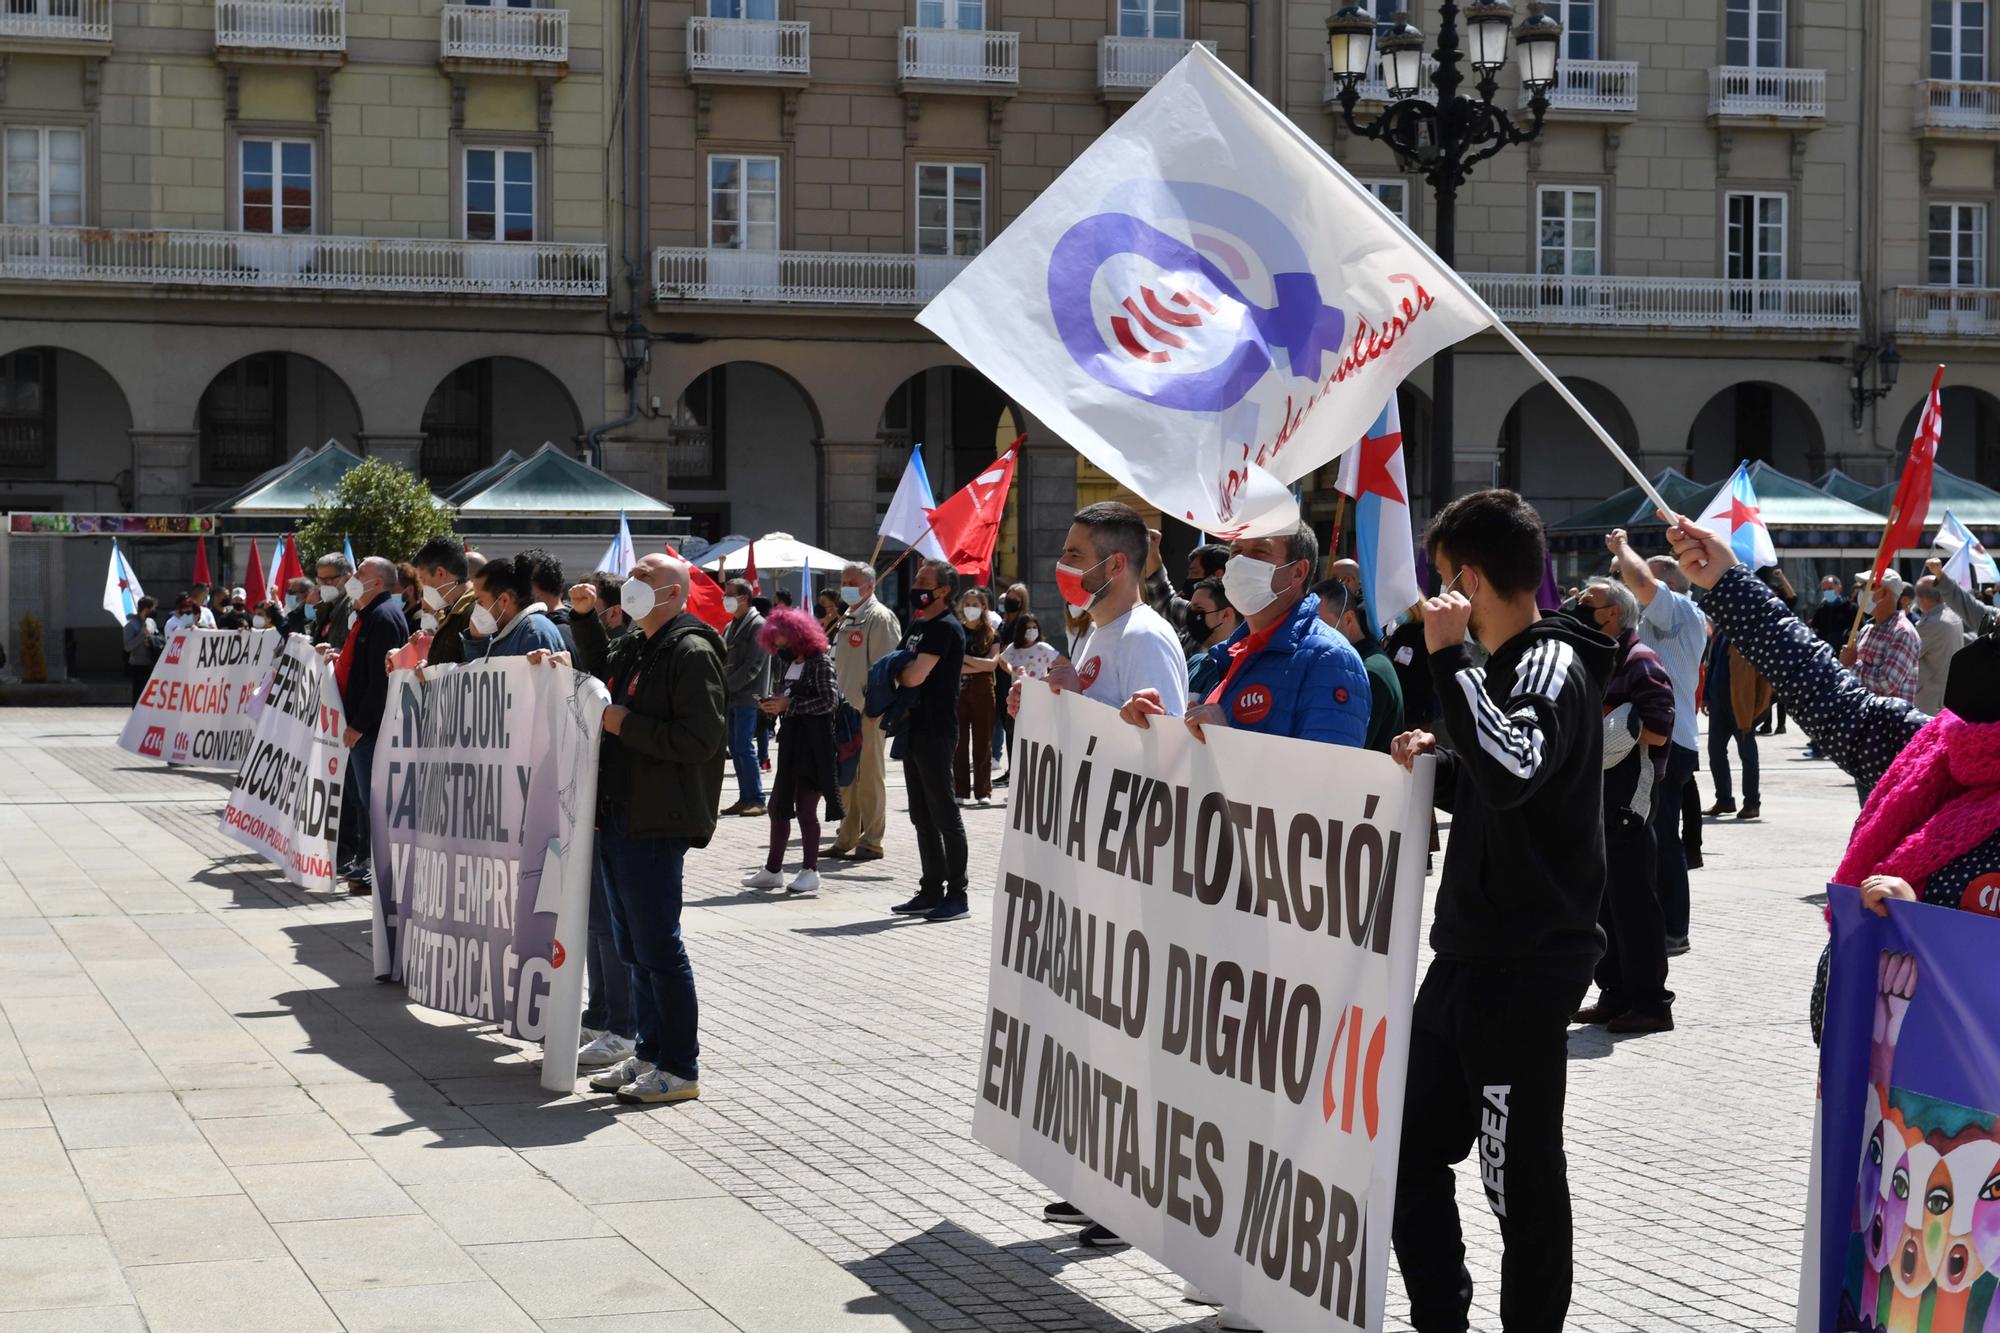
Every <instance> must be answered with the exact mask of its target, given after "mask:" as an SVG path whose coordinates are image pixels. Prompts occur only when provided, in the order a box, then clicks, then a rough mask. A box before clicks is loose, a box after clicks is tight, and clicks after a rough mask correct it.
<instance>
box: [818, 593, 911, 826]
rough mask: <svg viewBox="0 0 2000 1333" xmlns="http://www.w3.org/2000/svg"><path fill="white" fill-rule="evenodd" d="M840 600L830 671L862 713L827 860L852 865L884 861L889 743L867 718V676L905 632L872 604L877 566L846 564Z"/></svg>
mask: <svg viewBox="0 0 2000 1333" xmlns="http://www.w3.org/2000/svg"><path fill="white" fill-rule="evenodd" d="M840 600H841V603H842V605H843V606H845V608H846V614H845V615H844V616H843V617H842V618H841V621H840V624H839V626H838V627H837V628H836V629H835V630H834V646H833V666H834V673H835V675H836V677H837V678H838V680H839V683H840V694H841V697H842V698H843V699H845V700H846V701H847V704H848V706H849V707H851V708H853V709H854V710H855V712H857V713H860V714H862V715H863V716H862V719H861V754H860V757H859V758H858V759H857V760H856V762H855V766H854V781H852V782H850V783H849V784H848V785H847V786H845V787H842V788H841V789H840V803H841V806H842V807H843V808H844V809H845V811H846V814H845V815H844V816H843V817H842V819H841V821H840V827H839V828H838V829H836V830H834V834H833V846H832V847H831V848H829V849H828V850H827V855H828V856H834V857H840V858H842V859H844V860H850V861H879V860H881V859H882V837H883V834H884V833H885V832H886V831H887V829H888V822H889V789H888V783H887V760H888V742H887V741H886V740H885V739H884V738H883V736H882V723H881V721H880V720H879V719H877V718H872V717H868V716H867V715H866V714H867V696H868V672H869V670H870V668H872V667H873V666H874V665H875V664H876V663H877V662H879V661H881V660H882V659H883V658H884V657H887V656H888V655H889V654H890V653H893V652H895V651H896V648H897V646H898V645H899V644H900V643H901V642H902V638H903V628H902V626H901V625H899V624H897V623H896V613H895V612H894V611H891V610H890V609H889V608H888V607H886V606H884V605H882V603H881V602H880V601H879V600H877V599H876V596H875V567H874V566H873V565H865V564H862V563H861V562H860V561H858V560H857V561H853V562H850V563H849V564H848V565H847V566H846V567H845V568H844V569H842V570H841V571H840Z"/></svg>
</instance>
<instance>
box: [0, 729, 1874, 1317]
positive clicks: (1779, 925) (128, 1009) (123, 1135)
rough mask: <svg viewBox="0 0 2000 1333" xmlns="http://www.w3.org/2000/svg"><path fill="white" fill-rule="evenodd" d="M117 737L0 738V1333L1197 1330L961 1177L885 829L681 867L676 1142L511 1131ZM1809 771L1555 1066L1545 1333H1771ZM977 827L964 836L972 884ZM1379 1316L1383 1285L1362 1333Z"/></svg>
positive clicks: (1802, 1149)
mask: <svg viewBox="0 0 2000 1333" xmlns="http://www.w3.org/2000/svg"><path fill="white" fill-rule="evenodd" d="M121 721H122V713H120V712H117V711H114V710H85V711H81V712H73V713H68V714H58V713H53V712H32V711H21V710H16V711H13V712H10V713H6V714H0V937H4V938H5V941H6V956H7V960H8V961H7V963H6V964H5V965H4V966H0V1016H4V1019H5V1022H4V1024H0V1205H4V1206H0V1333H4V1330H7V1329H11V1328H15V1327H20V1328H35V1329H38V1330H41V1329H53V1328H91V1329H96V1328H140V1327H152V1328H178V1327H184V1326H185V1327H199V1328H201V1329H203V1330H204V1331H205V1333H206V1331H207V1330H215V1329H221V1328H228V1327H233V1326H236V1325H237V1324H242V1325H243V1326H246V1327H248V1326H251V1325H254V1326H256V1327H257V1328H260V1329H268V1328H274V1327H276V1328H287V1329H290V1328H317V1327H327V1328H332V1327H347V1328H354V1329H363V1328H390V1327H426V1326H428V1327H437V1326H441V1325H443V1324H444V1323H446V1322H447V1321H449V1322H452V1323H463V1322H465V1321H466V1320H468V1319H470V1320H471V1321H473V1322H474V1323H475V1324H477V1325H479V1326H481V1327H495V1328H513V1327H520V1328H533V1327H536V1326H537V1325H538V1324H539V1326H541V1327H543V1328H550V1329H555V1328H567V1327H581V1323H580V1319H581V1317H584V1316H590V1315H601V1314H605V1313H614V1312H629V1313H633V1314H635V1315H640V1316H643V1317H641V1318H640V1319H638V1321H637V1323H636V1324H635V1325H634V1326H636V1327H642V1328H648V1329H651V1328H659V1329H669V1330H687V1331H692V1330H718V1329H729V1328H742V1329H752V1330H754V1329H766V1328H769V1329H785V1330H812V1329H819V1328H833V1327H839V1328H843V1329H844V1328H847V1327H850V1326H852V1327H856V1328H864V1329H865V1328H869V1327H880V1328H884V1329H922V1328H934V1329H939V1330H957V1329H999V1330H1004V1329H1050V1330H1061V1329H1120V1328H1130V1327H1136V1328H1143V1329H1149V1330H1163V1329H1178V1328H1210V1327H1213V1323H1212V1320H1209V1319H1207V1318H1206V1316H1207V1311H1205V1310H1204V1309H1203V1308H1202V1307H1199V1306H1194V1305H1189V1304H1186V1303H1184V1302H1183V1301H1182V1300H1181V1297H1180V1284H1179V1282H1178V1281H1177V1280H1176V1279H1174V1278H1173V1277H1172V1276H1171V1275H1170V1274H1168V1273H1167V1272H1165V1271H1164V1270H1163V1269H1162V1268H1161V1267H1160V1266H1159V1265H1157V1264H1155V1263H1153V1262H1152V1261H1151V1260H1149V1259H1147V1258H1146V1257H1145V1256H1143V1255H1141V1254H1139V1253H1137V1252H1135V1251H1129V1250H1128V1251H1123V1252H1113V1253H1108V1254H1106V1253H1096V1252H1092V1251H1087V1250H1082V1249H1080V1248H1078V1247H1077V1246H1075V1245H1074V1244H1073V1243H1072V1238H1071V1236H1070V1235H1069V1234H1068V1233H1065V1232H1063V1231H1060V1230H1058V1229H1057V1228H1054V1227H1051V1226H1048V1225H1046V1224H1044V1223H1043V1222H1042V1221H1041V1217H1040V1209H1041V1205H1042V1204H1043V1203H1044V1202H1046V1200H1047V1198H1048V1197H1049V1195H1048V1191H1046V1190H1045V1189H1043V1188H1042V1187H1041V1186H1039V1185H1037V1184H1036V1183H1035V1182H1034V1181H1032V1180H1031V1179H1029V1178H1028V1177H1026V1176H1025V1175H1024V1174H1022V1173H1021V1172H1019V1171H1018V1170H1016V1169H1014V1168H1013V1167H1012V1166H1010V1165H1008V1164H1007V1163H1005V1162H1003V1161H1001V1160H999V1159H998V1158H996V1157H994V1156H993V1155H992V1154H991V1153H989V1152H987V1151H986V1150H985V1149H983V1148H981V1147H979V1146H978V1145H976V1144H975V1143H973V1141H972V1140H971V1137H970V1135H969V1123H970V1106H971V1098H972V1089H973V1086H974V1079H975V1069H976V1063H977V1051H978V1047H979V1040H980V1018H981V1015H982V1012H983V1002H984V994H985V978H984V966H985V957H986V940H987V935H986V931H987V929H988V926H989V924H990V923H989V918H988V915H987V911H986V908H987V905H988V903H989V902H990V897H991V895H990V891H984V890H982V891H980V892H977V893H976V894H975V900H974V912H973V915H972V917H971V918H970V919H969V920H967V921H963V922H960V923H955V924H946V925H929V924H925V923H920V922H906V921H901V920H896V919H893V918H891V917H889V916H888V914H887V912H886V908H887V907H888V905H889V904H890V903H892V902H895V901H899V900H900V899H901V898H903V897H905V896H907V894H908V893H909V891H910V889H911V887H912V882H913V880H914V874H915V870H914V859H915V858H914V850H913V848H912V847H911V844H910V839H909V837H908V834H907V830H906V828H905V827H904V826H903V825H902V824H901V823H900V819H899V818H898V817H896V816H892V821H891V828H890V836H889V856H888V857H887V858H886V859H885V860H883V861H879V862H875V863H872V864H869V865H865V866H862V867H858V868H852V869H832V868H831V867H834V866H838V865H839V864H840V863H837V862H829V863H827V866H826V867H823V869H826V870H827V871H828V873H827V879H826V887H825V889H824V890H823V891H822V892H821V893H820V894H819V895H818V896H817V897H816V898H813V899H810V900H804V901H798V902H789V901H783V900H779V899H774V898H773V897H772V896H771V895H768V894H763V893H757V892H754V891H747V890H743V889H740V888H738V887H737V881H738V879H739V877H740V875H741V873H742V872H743V871H745V870H746V869H748V868H750V867H751V866H753V865H754V864H756V863H757V862H759V861H760V860H761V857H762V852H763V846H764V839H765V834H766V826H765V824H764V821H762V820H730V821H725V824H724V827H723V829H722V831H721V833H720V834H719V835H718V836H717V838H716V840H715V842H714V843H713V844H712V845H711V846H710V847H709V848H708V849H707V850H705V851H703V852H698V853H695V854H693V855H692V856H691V857H690V859H689V862H688V869H689V875H688V889H687V899H688V911H687V920H686V924H687V931H688V936H689V949H690V952H691V954H692V956H693V959H694V965H695V969H696V975H697V979H698V982H699V985H700V991H701V1000H702V1044H703V1053H702V1056H703V1058H702V1064H703V1087H704V1094H703V1098H702V1100H701V1101H699V1102H696V1103H692V1104H688V1105H684V1106H681V1107H677V1108H663V1109H658V1110H639V1109H634V1108H618V1107H614V1106H613V1105H609V1104H607V1099H604V1098H597V1097H590V1098H583V1099H577V1098H567V1099H556V1098H549V1097H547V1096H546V1095H545V1094H541V1093H540V1092H539V1091H538V1090H537V1088H536V1087H535V1082H534V1077H533V1071H532V1069H531V1068H529V1067H527V1066H528V1065H529V1063H530V1062H531V1060H532V1053H531V1052H528V1051H524V1050H523V1049H521V1048H519V1047H517V1046H515V1045H513V1044H511V1043H507V1042H505V1041H502V1040H500V1039H499V1038H497V1037H494V1036H492V1035H491V1034H490V1033H487V1032H484V1031H482V1030H481V1029H479V1028H477V1027H475V1026H473V1025H468V1024H465V1023H462V1022H460V1021H459V1020H456V1019H452V1018H449V1017H447V1016H444V1015H438V1014H433V1013H429V1012H426V1011H422V1010H416V1009H412V1008H410V1007H408V1006H407V1005H406V1004H404V1003H403V1002H402V1001H401V998H400V992H392V991H390V990H388V989H387V988H383V987H379V986H376V985H374V984H373V983H372V982H371V981H370V980H369V977H368V971H369V968H368V960H367V957H366V949H367V928H366V917H365V913H364V912H363V911H362V910H361V909H360V908H358V907H356V906H354V905H352V904H351V903H350V902H349V901H348V900H347V899H345V898H341V899H337V900H336V899H331V898H328V897H325V896H322V895H309V894H303V893H300V892H298V891H296V890H293V889H291V888H289V887H287V886H286V885H284V884H283V883H282V882H281V881H279V880H278V879H277V878H276V877H275V875H274V874H272V873H271V872H269V871H267V870H266V869H265V868H263V867H262V866H261V865H260V864H259V863H258V862H256V861H255V860H254V859H252V858H250V857H247V856H245V855H243V854H242V853H241V852H240V849H238V848H237V847H236V846H235V845H234V844H232V843H229V842H226V841H225V840H223V839H222V838H221V837H220V835H219V834H218V833H217V831H216V827H215V813H216V811H217V810H218V809H219V808H220V805H221V800H222V792H223V788H222V786H221V785H220V778H219V775H216V774H211V773H201V772H194V771H190V770H185V769H182V770H171V771H170V770H166V769H162V768H159V767H158V766H156V765H152V764H148V763H146V762H144V761H141V760H138V759H135V758H133V757H131V756H127V755H125V754H123V753H121V752H119V751H118V750H116V749H115V748H114V747H113V746H112V743H111V742H112V739H113V737H114V736H115V734H116V731H117V727H118V725H119V724H120V722H121ZM1802 743H1803V738H1802V737H1800V736H1799V735H1797V733H1796V732H1794V733H1793V734H1792V735H1790V736H1786V737H1780V738H1775V739H1767V740H1766V741H1765V746H1766V749H1765V755H1764V778H1765V783H1766V790H1765V792H1764V797H1763V808H1764V818H1763V820H1762V821H1761V822H1760V823H1751V824H1745V823H1739V822H1737V821H1733V820H1730V821H1723V822H1722V823H1719V824H1717V823H1711V824H1710V825H1709V827H1708V831H1707V856H1708V867H1707V868H1706V869H1704V870H1702V871H1700V872H1698V873H1697V874H1696V875H1695V876H1694V883H1695V888H1694V895H1695V911H1694V951H1693V952H1692V953H1691V954H1689V955H1687V956H1686V957H1684V958H1681V959H1677V960H1675V966H1674V976H1673V981H1672V984H1673V986H1674V988H1675V989H1676V991H1678V993H1679V997H1680V998H1679V1002H1678V1005H1677V1015H1676V1016H1677V1021H1678V1023H1679V1027H1678V1029H1677V1030H1676V1031H1674V1032H1672V1033H1669V1034H1664V1035H1659V1036H1649V1037H1643V1038H1633V1039H1621V1040H1616V1041H1613V1040H1611V1039H1608V1038H1607V1037H1605V1036H1604V1035H1603V1033H1602V1031H1601V1030H1597V1029H1577V1030H1574V1031H1573V1032H1572V1036H1571V1043H1570V1053H1571V1065H1570V1093H1569V1113H1568V1141H1569V1151H1570V1174H1571V1184H1572V1189H1573V1191H1574V1194H1575V1199H1576V1254H1577V1281H1576V1297H1575V1302H1574V1305H1573V1307H1572V1314H1571V1319H1570V1327H1571V1328H1573V1329H1579V1330H1605V1331H1607V1333H1609V1331H1612V1330H1617V1331H1620V1333H1622V1331H1624V1330H1654V1329H1689V1330H1718V1329H1749V1330H1759V1331H1760V1333H1769V1331H1771V1330H1778V1329H1784V1328H1789V1327H1790V1319H1791V1310H1792V1303H1793V1292H1794V1289H1795V1284H1796V1266H1797V1257H1798V1245H1799V1237H1800V1227H1801V1222H1802V1216H1803V1200H1804V1197H1805V1170H1806V1157H1807V1143H1808V1139H1809V1136H1810V1129H1811V1121H1810V1105H1811V1093H1812V1086H1813V1064H1814V1061H1813V1050H1812V1046H1811V1043H1810V1039H1809V1037H1808V1036H1807V1033H1806V1030H1805V1023H1804V1014H1805V997H1806V993H1807V989H1808V987H1809V984H1810V981H1811V975H1812V968H1813V963H1814V960H1815V958H1816V957H1817V954H1818V950H1819V947H1820V944H1821V942H1822V941H1823V939H1824V932H1823V928H1822V927H1821V925H1820V924H1819V903H1820V895H1819V889H1820V885H1821V883H1822V881H1823V878H1824V876H1825V874H1826V873H1827V871H1828V869H1829V868H1830V867H1831V865H1832V863H1833V861H1834V860H1835V859H1837V852H1838V848H1839V847H1840V846H1841V845H1842V844H1843V843H1844V840H1845V837H1846V834H1847V830H1848V827H1849V825H1850V823H1851V822H1852V819H1853V813H1854V810H1855V800H1854V795H1853V788H1852V786H1851V785H1850V784H1848V783H1847V782H1846V781H1845V779H1843V778H1842V777H1841V776H1840V775H1839V774H1838V773H1837V772H1836V771H1835V770H1834V769H1833V768H1832V767H1831V765H1828V764H1824V763H1817V762H1812V761H1808V760H1805V759H1804V758H1803V757H1802V756H1801V746H1802ZM1001 790H1002V791H1003V792H1004V790H1005V789H1004V788H1002V789H1001ZM1706 790H1707V787H1706V780H1705V778H1704V791H1706ZM892 805H893V806H895V807H896V809H898V810H900V808H901V794H900V792H899V791H895V790H893V789H892ZM1003 818H1004V808H1002V807H994V808H990V809H971V810H968V811H967V812H966V821H967V824H968V826H969V829H970V831H971V837H972V844H973V851H974V856H973V861H974V865H975V866H985V867H988V868H990V867H991V866H992V865H993V864H994V863H995V861H996V860H997V854H998V848H999V840H1000V832H1001V824H1002V820H1003ZM1463 1177H1464V1179H1463V1186H1462V1188H1461V1191H1460V1198H1461V1200H1462V1201H1464V1202H1465V1205H1466V1207H1465V1213H1466V1218H1467V1231H1468V1236H1469V1243H1470V1244H1471V1245H1472V1247H1473V1258H1472V1263H1473V1267H1474V1277H1475V1281H1476V1283H1477V1284H1478V1308H1477V1312H1476V1314H1475V1326H1476V1327H1479V1328H1483V1329H1497V1328H1498V1326H1499V1325H1498V1319H1497V1315H1496V1313H1495V1306H1494V1301H1495V1300H1496V1298H1497V1291H1496V1284H1497V1278H1498V1258H1499V1256H1498V1237H1497V1231H1496V1229H1495V1226H1494V1223H1493V1219H1492V1218H1491V1217H1490V1215H1488V1214H1487V1212H1486V1210H1485V1208H1484V1207H1483V1203H1482V1196H1481V1195H1480V1193H1479V1190H1478V1187H1477V1185H1476V1177H1475V1176H1474V1174H1473V1173H1472V1172H1470V1171H1466V1172H1464V1173H1463ZM1392 1274H1393V1265H1392ZM1404 1308H1405V1303H1404V1301H1403V1299H1402V1296H1401V1291H1400V1282H1399V1279H1397V1278H1395V1277H1394V1276H1393V1275H1392V1277H1391V1301H1390V1311H1389V1319H1388V1327H1390V1328H1392V1329H1403V1328H1406V1327H1407V1325H1406V1324H1405V1323H1404V1322H1403V1320H1402V1318H1401V1317H1400V1312H1401V1311H1402V1310H1403V1309H1404ZM10 1312H12V1313H10ZM572 1319H575V1320H579V1322H578V1323H575V1324H572V1323H570V1322H568V1321H570V1320H572Z"/></svg>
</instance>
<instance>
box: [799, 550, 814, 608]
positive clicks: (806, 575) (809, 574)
mask: <svg viewBox="0 0 2000 1333" xmlns="http://www.w3.org/2000/svg"><path fill="white" fill-rule="evenodd" d="M812 609H813V562H812V557H811V556H809V555H806V554H805V553H803V552H801V553H800V555H799V610H801V611H810V610H812Z"/></svg>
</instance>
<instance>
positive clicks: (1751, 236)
mask: <svg viewBox="0 0 2000 1333" xmlns="http://www.w3.org/2000/svg"><path fill="white" fill-rule="evenodd" d="M1723 265H1724V266H1723V276H1724V277H1726V278H1733V279H1738V280H1743V279H1755V280H1757V281H1760V282H1782V281H1783V280H1784V277H1785V196H1784V195H1782V194H1732V195H1730V196H1728V198H1727V200H1726V201H1725V206H1724V216H1723Z"/></svg>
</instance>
